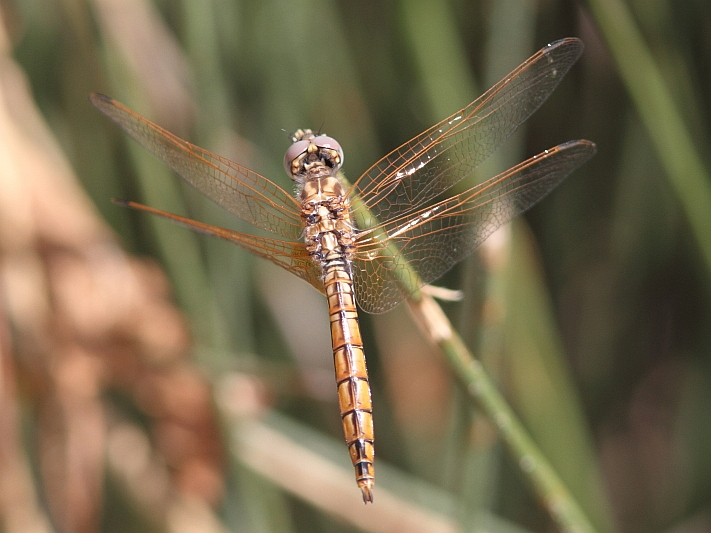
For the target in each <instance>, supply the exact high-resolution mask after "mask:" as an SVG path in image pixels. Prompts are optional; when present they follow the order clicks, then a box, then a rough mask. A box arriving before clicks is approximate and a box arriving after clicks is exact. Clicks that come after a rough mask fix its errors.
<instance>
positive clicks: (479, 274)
mask: <svg viewBox="0 0 711 533" xmlns="http://www.w3.org/2000/svg"><path fill="white" fill-rule="evenodd" d="M0 7H2V11H1V13H2V19H3V25H2V26H3V28H2V35H1V36H0V37H1V39H0V45H1V47H2V63H1V65H0V90H1V91H2V95H1V96H2V98H1V101H2V109H1V110H0V140H1V141H2V147H0V302H2V305H1V306H0V357H1V359H2V364H1V366H0V369H1V373H2V375H1V376H0V378H1V380H0V381H1V384H2V386H1V387H0V402H2V408H1V409H0V522H1V523H2V528H3V530H4V531H7V532H12V533H14V532H20V531H23V532H24V531H37V532H40V531H42V532H44V531H57V532H87V533H88V532H93V531H107V532H114V531H116V532H118V531H145V532H154V531H176V532H177V531H186V532H187V531H205V532H210V531H235V532H259V531H265V532H267V531H269V532H276V531H284V532H292V531H293V532H296V531H309V532H319V531H323V532H328V531H479V530H487V531H496V532H498V531H500V532H504V531H548V530H554V529H555V526H554V524H553V523H552V521H551V519H550V518H549V516H548V514H547V513H546V511H545V505H542V504H541V502H540V501H538V499H537V497H536V496H535V495H534V494H533V492H532V491H531V489H530V488H529V486H528V484H527V482H526V479H525V476H524V475H523V474H522V472H521V469H520V468H519V466H521V467H523V468H525V465H518V464H516V462H515V461H514V460H512V459H511V458H510V457H508V456H507V455H506V453H505V452H504V450H503V449H502V448H501V446H500V443H499V442H498V440H497V435H496V430H495V428H494V426H493V425H492V424H490V423H489V422H488V421H486V420H484V419H483V418H482V417H481V416H479V415H478V414H477V411H476V409H472V407H471V405H470V404H469V403H468V402H467V401H466V399H465V395H464V393H463V392H462V390H461V389H460V388H459V387H458V385H457V383H456V381H455V380H454V379H453V378H452V376H451V373H450V371H449V370H448V368H447V367H446V365H445V363H444V361H443V359H442V358H441V356H440V354H439V353H438V352H437V350H436V349H434V348H432V347H431V346H430V345H429V344H428V343H427V341H426V340H425V339H424V337H422V336H421V334H420V333H419V332H418V330H417V328H416V326H415V325H414V324H413V322H412V320H411V319H410V317H409V316H408V314H407V312H406V310H405V309H403V306H401V307H400V308H398V309H396V310H394V311H392V312H390V313H387V314H385V315H378V316H365V315H364V316H361V323H362V326H363V329H364V335H365V342H366V353H367V354H368V363H369V369H370V374H371V383H372V386H373V395H374V405H375V423H376V435H377V462H376V472H377V474H378V479H377V483H376V492H375V505H373V506H367V507H364V506H363V504H362V502H361V500H360V494H359V492H358V489H357V487H356V485H355V482H354V481H353V473H352V467H351V466H350V463H349V460H348V457H347V452H346V448H345V446H344V445H343V444H342V434H341V429H340V421H339V417H338V411H337V405H336V397H335V388H334V385H333V376H332V374H333V370H332V362H331V353H330V344H329V337H328V335H329V332H328V326H327V315H326V309H325V302H324V301H323V299H322V297H321V296H320V295H319V294H318V293H316V292H315V291H313V289H311V288H310V287H308V286H307V285H306V284H304V283H302V282H300V281H298V280H297V279H295V278H294V277H292V276H291V275H289V274H288V273H285V272H281V271H280V270H279V269H277V268H276V267H273V266H272V265H271V264H266V262H264V261H261V260H259V259H256V258H254V257H251V256H250V255H249V254H247V253H245V252H244V251H242V250H239V249H237V248H236V247H234V246H230V245H228V244H227V243H224V242H218V241H217V240H214V239H208V238H204V237H201V236H197V235H194V234H192V233H191V232H189V231H187V230H184V229H182V228H179V227H176V226H173V225H170V224H169V223H167V222H165V221H162V220H156V219H153V218H150V217H146V216H144V215H141V214H137V213H134V212H130V211H127V210H124V209H121V208H119V207H117V206H115V205H113V204H111V202H110V200H111V198H113V197H119V198H127V199H132V200H136V201H141V202H143V203H146V204H148V205H151V206H154V207H157V208H160V209H164V210H168V211H171V212H177V213H180V214H186V215H189V216H191V217H193V218H196V219H198V220H202V221H206V222H210V223H213V224H218V225H223V226H226V227H231V228H233V229H238V230H243V231H246V230H247V229H248V228H246V227H244V225H243V224H241V223H240V221H238V220H236V219H234V218H233V217H231V216H229V215H228V214H226V213H225V212H223V211H221V210H220V209H219V208H218V207H216V206H215V205H214V204H212V203H211V202H209V201H208V200H206V199H204V198H201V197H200V196H199V195H198V194H197V193H196V192H195V191H192V190H190V189H189V188H187V187H184V186H183V184H182V183H181V182H180V180H179V179H178V178H177V177H176V176H174V175H172V174H171V172H170V171H169V170H168V169H167V168H166V167H164V166H163V165H162V164H161V163H159V162H158V161H156V160H154V159H152V158H151V157H150V156H149V155H148V154H147V153H146V152H145V151H143V150H142V149H140V148H139V147H138V146H137V145H136V144H135V143H133V142H132V141H130V140H128V139H127V138H126V137H125V136H124V135H123V134H122V133H121V132H119V131H118V129H117V128H116V127H114V125H113V124H111V123H110V122H109V121H108V120H106V119H105V118H104V117H103V116H101V115H100V114H99V113H98V112H97V111H96V110H94V109H93V108H92V107H91V105H90V104H89V102H88V100H87V96H88V94H89V93H91V92H95V91H98V92H102V93H106V94H108V95H110V96H112V97H114V98H117V99H118V100H120V101H122V102H124V103H125V104H127V105H129V106H130V107H132V108H133V109H136V110H137V111H138V112H139V113H141V114H142V115H144V116H147V117H149V118H151V119H152V120H154V121H156V122H157V123H159V124H160V125H162V126H163V127H165V128H166V129H168V130H170V131H172V132H174V133H176V134H177V135H179V136H181V137H183V138H186V139H188V140H190V141H192V142H194V143H195V144H198V145H200V146H202V147H205V148H207V149H210V150H213V151H215V152H217V153H219V154H221V155H224V156H226V157H228V158H230V159H233V160H235V161H237V162H239V163H241V164H243V165H245V166H248V167H250V168H253V169H254V170H256V171H258V172H260V173H263V174H265V175H267V176H269V177H270V178H271V179H272V180H274V181H275V182H277V183H278V184H279V185H281V186H283V187H285V188H287V189H288V188H289V187H290V185H289V183H288V179H287V177H286V175H285V174H284V172H283V169H282V165H281V162H282V158H283V154H284V151H285V149H286V148H287V146H288V140H287V135H286V133H285V131H286V132H291V131H294V130H295V129H297V128H300V127H312V128H321V129H322V130H324V131H327V132H328V134H329V135H331V136H333V137H335V138H337V139H338V140H339V142H340V143H341V145H342V146H343V147H344V150H345V154H346V155H345V161H346V165H345V171H346V174H347V175H348V176H349V177H350V178H351V179H354V178H355V177H357V176H358V175H359V174H360V173H361V172H363V171H364V170H365V169H366V168H367V167H368V166H369V165H370V164H371V163H373V162H374V161H375V160H376V159H377V158H379V157H380V156H381V155H383V154H385V153H387V152H388V151H389V150H391V149H393V148H395V147H396V146H397V145H399V144H400V143H402V142H404V141H406V140H408V139H409V138H410V137H412V136H414V135H415V134H417V133H419V132H420V131H421V130H423V129H425V128H426V127H428V126H429V125H431V124H432V123H434V122H436V121H437V120H440V119H441V118H443V117H444V116H447V115H449V114H450V113H452V112H454V111H456V110H457V109H459V108H461V107H463V106H464V105H466V104H467V103H469V102H470V101H471V100H473V99H474V98H475V97H476V96H477V95H478V94H480V93H481V92H482V91H483V90H485V89H486V88H487V87H489V86H491V85H492V84H493V83H495V82H496V81H498V80H499V79H500V78H501V77H503V76H504V75H505V74H506V73H507V72H509V71H510V70H511V69H512V68H513V67H515V66H516V65H518V64H519V63H520V62H521V61H523V60H524V59H526V58H527V57H528V56H529V55H531V54H532V53H533V52H535V51H536V50H538V49H539V48H541V47H542V46H543V45H545V44H546V43H549V42H552V41H554V40H556V39H559V38H561V37H567V36H577V37H580V38H581V39H582V40H583V41H584V42H585V44H586V51H585V53H584V55H583V57H582V59H581V60H580V61H579V63H578V64H577V65H576V66H575V67H574V68H573V69H572V70H571V72H570V73H569V74H568V76H567V78H566V79H565V80H564V81H563V83H562V84H561V85H560V87H559V88H558V89H557V90H556V92H555V93H554V94H553V96H552V97H551V98H550V99H549V101H548V102H546V103H545V104H544V105H543V107H542V108H541V110H540V111H538V112H537V113H536V114H535V115H534V116H533V117H532V118H531V119H530V120H529V121H528V122H527V124H525V125H524V127H522V128H521V130H520V131H519V133H518V134H516V135H515V136H514V138H512V139H510V140H509V142H508V143H507V145H506V146H505V147H504V148H503V149H502V150H500V151H499V152H497V153H496V154H495V156H494V157H493V158H492V160H493V161H489V162H487V163H486V164H485V165H484V167H485V168H482V169H481V171H477V173H476V174H477V176H474V177H473V178H472V179H480V178H482V177H485V176H488V175H493V174H494V173H495V172H497V171H500V170H502V169H504V168H507V167H508V166H511V165H512V164H514V163H516V162H518V161H521V160H522V159H524V158H525V157H528V156H531V155H533V154H535V153H537V152H539V151H542V150H543V149H545V148H548V147H551V146H554V145H556V144H558V143H560V142H563V141H567V140H570V139H578V138H586V139H590V140H592V141H595V142H596V143H597V145H598V155H597V156H596V157H595V158H594V159H593V160H592V161H590V162H589V163H588V164H586V165H585V166H584V167H583V168H581V169H580V170H578V171H577V172H576V173H575V174H574V175H572V176H571V177H570V178H568V180H567V181H566V182H565V183H564V184H563V185H562V186H561V187H559V188H558V189H557V190H556V191H555V192H554V193H553V194H552V195H551V196H549V197H548V198H547V199H546V200H545V201H544V202H542V203H541V204H540V205H538V206H536V207H535V208H534V209H533V210H532V211H531V212H529V213H528V214H527V215H526V216H525V220H524V219H519V220H517V221H516V222H514V223H513V224H512V225H510V226H508V227H507V228H505V229H504V231H503V232H502V233H500V234H496V235H495V237H493V238H492V239H490V240H491V242H488V243H487V245H486V246H484V247H482V250H481V253H478V254H476V255H475V256H474V257H472V258H471V259H470V260H467V261H465V262H464V263H463V264H461V265H460V266H458V267H457V268H455V269H454V270H453V271H451V272H450V273H448V274H447V275H446V276H445V277H444V278H443V279H442V280H441V281H440V282H439V284H441V285H443V286H447V287H451V288H458V289H462V290H463V291H464V294H465V297H464V300H463V301H462V302H459V303H448V304H444V307H445V310H446V312H447V313H448V315H449V316H450V318H451V320H452V322H453V323H454V324H455V325H456V326H457V328H458V330H459V332H460V333H461V335H462V336H463V337H464V338H465V340H466V341H467V343H468V345H469V348H470V349H471V350H472V351H473V353H475V354H476V355H477V356H478V357H480V358H481V359H482V360H483V362H484V364H485V366H486V368H487V370H488V371H489V372H490V374H491V375H492V376H494V378H495V379H496V381H497V382H498V383H499V384H500V387H501V389H502V391H503V392H504V394H505V395H506V397H507V398H508V399H509V401H510V402H511V404H512V405H513V407H514V409H515V411H516V412H517V413H518V414H519V415H520V417H521V418H522V420H523V421H524V423H525V425H526V427H527V428H528V429H529V431H530V432H531V434H532V435H533V438H534V439H535V441H536V442H537V443H538V444H539V445H540V447H541V448H542V450H543V452H544V454H545V455H546V456H547V457H548V458H549V460H550V461H551V463H552V464H553V465H554V467H555V468H556V470H557V471H558V473H559V474H560V476H561V477H562V478H563V480H564V481H565V482H566V484H567V485H568V486H569V487H570V489H571V491H572V492H573V494H574V496H575V497H576V498H577V500H578V502H579V503H580V504H581V506H582V507H583V508H584V509H585V510H586V512H587V513H588V515H589V516H590V518H591V520H592V522H593V523H594V524H595V526H596V528H597V529H598V531H604V532H612V531H620V532H626V531H629V532H640V533H641V532H647V531H650V532H651V531H667V530H668V531H684V532H693V531H699V532H701V531H710V530H711V415H710V413H711V358H710V355H711V298H710V296H711V292H710V291H711V283H710V281H711V193H710V192H709V187H711V183H710V182H709V179H710V178H709V171H708V169H709V168H711V161H710V160H709V155H708V154H710V153H711V150H709V134H710V132H711V129H710V124H711V4H710V3H709V2H707V1H706V0H687V1H684V2H672V1H670V0H587V1H581V2H577V1H564V0H540V1H534V0H496V1H493V0H488V1H485V0H482V1H475V0H451V1H444V0H435V1H426V0H411V1H401V2H374V1H362V2H347V1H328V0H290V1H285V0H246V1H240V0H201V1H197V0H62V1H60V0H14V1H13V0H4V1H3V2H1V3H0ZM108 228H111V230H109V229H108ZM163 272H165V273H166V275H164V274H163ZM178 309H179V310H178Z"/></svg>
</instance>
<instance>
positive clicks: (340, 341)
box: [324, 259, 375, 502]
mask: <svg viewBox="0 0 711 533" xmlns="http://www.w3.org/2000/svg"><path fill="white" fill-rule="evenodd" d="M324 286H325V289H326V296H327V297H328V312H329V315H330V320H331V341H332V344H333V362H334V366H335V368H336V384H337V386H338V404H339V406H340V410H341V421H342V423H343V432H344V434H345V437H346V444H347V445H348V451H349V452H350V455H351V461H352V462H353V466H354V468H355V473H356V482H357V483H358V486H359V487H360V490H361V491H362V492H363V500H364V501H365V502H372V501H373V484H374V480H375V477H374V470H373V460H374V459H375V448H374V446H373V443H374V432H373V407H372V402H371V399H370V386H369V384H368V371H367V369H366V367H365V353H364V352H363V341H362V340H361V336H360V327H359V325H358V312H357V310H356V305H355V297H354V295H353V279H352V277H351V275H350V270H349V269H348V267H347V265H346V263H345V259H344V260H343V261H336V262H333V263H331V264H329V265H327V266H326V267H324Z"/></svg>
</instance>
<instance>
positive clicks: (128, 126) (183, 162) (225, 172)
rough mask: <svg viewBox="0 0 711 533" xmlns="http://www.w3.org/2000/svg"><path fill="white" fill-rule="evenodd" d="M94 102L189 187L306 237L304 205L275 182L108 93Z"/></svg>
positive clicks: (285, 233)
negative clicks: (141, 114) (150, 118)
mask: <svg viewBox="0 0 711 533" xmlns="http://www.w3.org/2000/svg"><path fill="white" fill-rule="evenodd" d="M90 100H91V103H92V104H94V106H95V107H96V108H97V109H98V110H99V111H101V112H102V113H104V114H105V115H106V116H107V117H109V118H110V119H111V120H113V121H114V122H115V123H116V124H118V125H119V126H120V127H121V128H122V129H123V130H124V131H125V132H126V133H128V134H129V135H130V136H131V137H133V138H134V139H135V140H136V141H138V142H139V143H140V144H141V145H142V146H143V147H144V148H146V149H147V150H148V151H149V152H151V153H152V154H153V155H154V156H156V157H158V158H159V159H161V160H162V161H164V162H165V163H166V164H167V165H168V166H169V167H170V168H172V169H173V170H174V171H175V172H177V173H178V174H179V175H180V176H181V177H182V178H183V179H184V180H185V181H187V182H188V183H189V184H190V185H192V186H193V187H195V188H196V189H197V190H198V191H200V192H201V193H202V194H204V195H206V196H207V197H209V198H210V199H211V200H213V201H214V202H216V203H217V204H219V205H221V206H222V207H224V208H225V209H227V210H228V211H231V212H232V213H234V214H235V215H237V216H238V217H239V218H241V219H242V220H245V221H247V222H249V223H250V224H252V225H254V226H256V227H258V228H261V229H265V230H267V231H270V232H272V233H276V234H277V235H280V236H281V237H284V238H287V239H298V238H299V236H300V235H301V232H302V230H303V224H302V222H301V216H300V209H299V205H298V204H297V202H296V200H295V199H294V198H293V197H292V196H291V195H290V194H288V193H287V192H286V191H284V189H282V188H281V187H279V186H278V185H276V184H275V183H273V182H272V181H270V180H268V179H267V178H265V177H263V176H261V175H259V174H257V173H256V172H253V171H251V170H249V169H248V168H245V167H243V166H240V165H238V164H237V163H234V162H232V161H230V160H229V159H226V158H224V157H220V156H219V155H216V154H213V153H212V152H209V151H207V150H204V149H202V148H200V147H198V146H195V145H193V144H190V143H189V142H187V141H184V140H182V139H181V138H179V137H177V136H175V135H173V134H172V133H170V132H168V131H166V130H164V129H163V128H161V127H160V126H158V125H156V124H154V123H153V122H151V121H149V120H148V119H146V118H144V117H142V116H140V115H139V114H137V113H135V112H134V111H132V110H130V109H129V108H127V107H126V106H124V105H123V104H121V103H119V102H117V101H116V100H113V99H112V98H109V97H108V96H104V95H102V94H92V95H91V96H90Z"/></svg>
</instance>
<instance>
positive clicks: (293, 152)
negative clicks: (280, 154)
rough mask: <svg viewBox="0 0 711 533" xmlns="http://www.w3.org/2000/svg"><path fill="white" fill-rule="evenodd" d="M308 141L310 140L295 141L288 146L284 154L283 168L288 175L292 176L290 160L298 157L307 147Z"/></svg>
mask: <svg viewBox="0 0 711 533" xmlns="http://www.w3.org/2000/svg"><path fill="white" fill-rule="evenodd" d="M310 143H311V141H304V140H302V141H296V142H295V143H293V144H292V145H291V146H289V148H288V150H287V151H286V153H285V154H284V170H286V173H287V174H288V175H289V177H292V173H291V162H292V161H293V160H294V159H296V158H297V157H299V156H300V155H301V154H303V153H304V152H305V151H306V149H307V148H308V147H309V144H310Z"/></svg>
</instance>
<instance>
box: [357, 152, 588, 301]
mask: <svg viewBox="0 0 711 533" xmlns="http://www.w3.org/2000/svg"><path fill="white" fill-rule="evenodd" d="M594 154H595V144H594V143H591V142H590V141H571V142H568V143H564V144H561V145H559V146H556V147H555V148H551V149H550V150H546V151H545V152H543V153H541V154H538V155H536V156H534V157H532V158H530V159H528V160H527V161H524V162H523V163H520V164H518V165H516V166H515V167H513V168H511V169H509V170H507V171H505V172H503V173H502V174H499V175H498V176H496V177H494V178H491V179H490V180H488V181H486V182H483V183H481V184H479V185H477V186H475V187H472V188H471V189H469V190H467V191H465V192H463V193H461V194H458V195H456V196H453V197H451V198H447V199H446V200H443V201H441V202H437V203H435V204H433V205H431V206H429V207H426V208H423V209H420V210H418V211H417V212H415V213H410V214H409V215H408V216H401V217H399V218H396V219H394V220H391V221H390V222H387V223H384V224H381V225H380V226H378V227H376V228H373V229H372V230H368V231H364V232H362V233H360V234H358V236H357V247H356V250H357V252H356V256H355V258H354V261H353V266H354V268H353V272H354V277H355V281H356V283H355V288H356V300H357V301H358V304H359V305H360V307H361V308H362V309H363V310H364V311H368V312H370V313H382V312H384V311H387V310H388V309H391V308H392V307H394V306H396V305H397V304H398V303H400V302H401V301H402V300H403V299H405V298H406V297H407V296H408V294H409V292H412V291H409V292H408V291H407V290H406V288H405V287H404V286H403V283H402V280H403V279H405V280H406V281H407V283H408V284H410V285H411V287H412V290H415V289H417V288H419V287H421V286H423V285H426V284H428V283H431V282H433V281H434V280H436V279H437V278H438V277H440V276H441V275H442V274H444V273H445V272H446V271H447V270H449V269H450V268H452V266H454V265H455V264H456V263H457V262H459V261H461V260H462V259H463V258H464V257H466V256H467V255H469V254H470V253H472V252H473V251H474V249H475V248H476V247H477V246H479V245H480V244H481V243H482V242H484V240H486V238H487V237H488V236H489V235H491V234H492V233H493V232H494V230H496V229H497V228H498V227H499V226H501V225H502V224H505V223H506V222H508V221H509V220H511V219H512V218H514V217H515V216H517V215H519V214H521V213H522V212H524V211H526V210H527V209H528V208H530V207H531V206H533V205H534V204H536V203H537V202H538V201H540V200H541V199H542V198H544V197H545V196H546V195H547V194H548V193H549V192H550V191H551V190H553V188H555V187H556V185H558V184H559V183H560V182H561V181H562V180H563V179H564V178H565V177H566V176H567V175H568V174H570V173H571V172H572V171H573V170H575V169H576V168H577V167H579V166H580V165H582V164H583V163H584V162H585V161H587V160H588V159H590V158H591V157H592V156H593V155H594ZM393 249H395V250H397V251H396V254H395V255H394V256H393V253H392V251H393ZM410 269H411V270H410ZM413 271H414V272H416V274H415V275H412V272H413Z"/></svg>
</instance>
